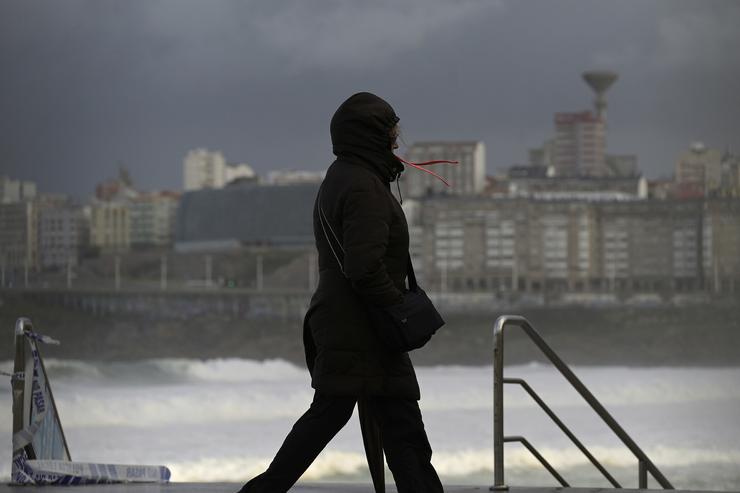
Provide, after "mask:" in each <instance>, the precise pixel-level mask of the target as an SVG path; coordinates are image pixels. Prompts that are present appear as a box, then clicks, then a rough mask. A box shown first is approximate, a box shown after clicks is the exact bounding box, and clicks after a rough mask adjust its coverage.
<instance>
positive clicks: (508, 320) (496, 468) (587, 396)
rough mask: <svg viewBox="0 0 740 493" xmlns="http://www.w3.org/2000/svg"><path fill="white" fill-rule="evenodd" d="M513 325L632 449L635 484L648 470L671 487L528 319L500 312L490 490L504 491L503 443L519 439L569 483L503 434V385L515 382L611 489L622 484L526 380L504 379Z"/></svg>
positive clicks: (496, 333) (496, 331) (495, 348)
mask: <svg viewBox="0 0 740 493" xmlns="http://www.w3.org/2000/svg"><path fill="white" fill-rule="evenodd" d="M510 325H513V326H516V327H519V328H521V329H522V330H523V331H524V333H525V334H527V336H529V338H530V339H531V340H532V342H534V343H535V345H536V346H537V347H538V348H539V349H540V350H541V351H542V353H543V354H544V355H545V356H546V357H547V359H549V360H550V362H551V363H552V364H553V365H554V366H555V368H557V369H558V371H560V373H561V374H562V375H563V376H564V377H565V379H566V380H568V382H569V383H570V384H571V385H572V386H573V388H574V389H575V390H576V391H577V392H578V393H579V394H580V395H581V397H583V399H584V400H585V401H586V402H587V403H588V404H589V405H590V406H591V409H593V410H594V411H595V412H596V414H598V415H599V417H600V418H601V419H602V420H603V421H604V423H606V425H607V426H608V427H609V428H610V429H611V430H612V431H613V432H614V434H615V435H617V437H618V438H619V439H620V440H621V441H622V443H623V444H624V445H625V446H626V447H627V448H628V449H629V450H630V451H631V452H632V454H633V455H634V456H635V457H636V458H637V461H638V484H639V487H640V488H647V478H648V472H649V473H650V474H651V475H652V476H653V478H655V480H656V481H657V482H658V484H660V486H661V487H663V488H664V489H671V490H672V489H673V486H672V485H671V483H670V482H669V481H668V479H666V477H665V476H664V475H663V473H661V472H660V470H658V468H657V467H656V466H655V464H653V462H652V461H651V460H650V458H649V457H648V456H647V455H646V454H645V452H643V451H642V449H640V447H638V446H637V444H636V443H635V442H634V440H632V438H631V437H630V436H629V435H628V434H627V432H626V431H624V429H623V428H622V427H621V426H620V425H619V423H617V421H616V420H615V419H614V418H613V417H612V415H611V414H609V412H608V411H607V410H606V409H605V408H604V406H603V405H601V403H600V402H599V401H598V399H596V397H594V395H593V394H592V393H591V391H589V390H588V388H586V386H585V385H584V384H583V382H581V381H580V380H579V379H578V377H576V376H575V374H574V373H573V372H572V371H571V369H570V368H569V367H568V365H566V364H565V363H564V362H563V360H562V359H560V357H559V356H558V355H557V354H556V353H555V351H553V350H552V348H551V347H550V346H549V345H548V344H547V343H546V342H545V340H544V339H543V338H542V336H540V334H539V332H537V331H536V330H535V329H534V327H532V325H531V324H530V323H529V321H528V320H527V319H526V318H524V317H520V316H517V315H504V316H501V317H499V318H497V319H496V323H495V326H494V329H493V486H491V490H507V489H508V486H506V483H505V482H504V443H505V442H520V443H522V445H524V446H525V447H526V448H527V449H528V450H529V451H530V452H531V453H532V455H534V456H535V457H536V458H537V460H539V462H540V463H541V464H542V465H543V466H544V467H545V469H547V470H548V471H549V472H550V474H552V476H553V477H554V478H555V479H556V480H557V481H558V482H559V483H560V485H561V486H570V485H569V484H568V483H567V482H566V481H565V479H563V477H562V476H560V474H558V472H557V471H556V470H555V468H553V467H552V466H551V465H550V464H549V463H548V462H547V460H546V459H545V458H544V457H543V456H542V455H541V454H540V453H539V452H538V451H537V449H536V448H535V447H534V446H533V445H532V444H531V443H529V441H527V440H526V439H525V438H524V437H520V436H513V437H505V436H504V384H518V385H521V386H522V388H523V389H524V390H525V391H526V392H527V393H528V394H529V395H530V396H531V397H532V399H534V401H535V402H536V403H537V404H538V405H539V406H540V407H541V408H542V410H543V411H544V412H545V414H547V415H548V416H549V417H550V419H552V420H553V421H554V422H555V424H556V425H557V426H558V427H559V428H560V429H561V430H562V431H563V433H565V435H566V436H567V437H568V438H569V439H570V440H571V441H572V442H573V443H574V444H575V446H576V447H578V449H579V450H580V451H581V452H583V454H584V455H585V456H586V457H587V458H588V460H589V461H590V462H591V463H592V464H593V465H594V467H596V469H598V470H599V472H601V474H602V475H603V476H604V477H605V478H606V479H607V481H609V482H610V483H611V484H612V486H614V487H615V488H621V487H622V486H621V485H620V484H619V483H618V482H617V480H616V479H614V477H613V476H612V475H611V474H609V472H608V471H607V470H606V469H605V468H604V467H603V466H602V465H601V463H599V461H598V460H596V458H595V457H594V456H593V455H592V454H591V453H590V452H589V451H588V449H587V448H586V447H585V446H584V445H583V444H582V443H581V442H580V441H579V440H578V439H577V438H576V437H575V435H574V434H573V433H572V432H571V431H570V430H569V429H568V427H567V426H565V424H564V423H563V422H562V421H561V420H560V418H558V416H557V415H556V414H555V413H554V412H553V411H552V410H551V409H550V408H549V407H548V406H547V404H545V402H544V401H543V400H542V399H541V398H540V397H539V396H538V395H537V393H536V392H535V391H534V389H532V387H530V386H529V385H528V384H527V382H525V381H524V380H522V379H520V378H504V328H505V327H507V326H510Z"/></svg>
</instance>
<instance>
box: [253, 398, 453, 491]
mask: <svg viewBox="0 0 740 493" xmlns="http://www.w3.org/2000/svg"><path fill="white" fill-rule="evenodd" d="M356 402H357V399H356V398H355V397H335V396H327V395H323V394H321V393H319V392H316V393H315V394H314V398H313V402H312V403H311V407H310V408H309V409H308V411H306V413H305V414H304V415H303V416H301V417H300V418H299V419H298V421H297V422H296V423H295V425H293V429H292V430H291V431H290V433H289V434H288V436H287V437H286V438H285V441H284V442H283V445H282V446H281V447H280V450H279V451H278V453H277V455H275V458H274V459H273V461H272V463H271V464H270V467H268V469H267V471H265V472H264V473H262V474H260V475H259V476H257V477H255V478H253V479H252V480H251V481H249V482H248V483H247V484H245V485H244V487H243V488H242V489H241V490H240V493H284V492H287V491H288V490H289V489H290V488H291V487H292V486H293V485H294V484H295V482H296V481H298V479H299V478H300V477H301V475H302V474H303V473H304V471H305V470H306V469H308V466H310V465H311V463H312V462H313V461H314V459H316V457H317V456H318V455H319V453H320V452H321V451H322V450H323V449H324V447H326V444H327V443H329V441H330V440H331V439H332V438H334V435H336V434H337V433H338V432H339V430H341V429H342V427H343V426H344V425H345V424H346V423H347V421H349V418H350V417H351V416H352V411H353V409H354V407H355V403H356ZM368 410H369V411H370V412H372V413H373V416H374V418H375V420H376V421H377V423H378V425H379V427H380V435H381V439H382V441H383V450H384V452H385V456H386V461H387V462H388V468H389V469H390V470H391V473H392V474H393V479H394V480H395V482H396V488H397V489H398V493H417V492H423V493H441V492H442V491H443V490H442V483H441V482H440V481H439V477H438V476H437V472H436V471H435V470H434V467H433V466H432V463H431V458H432V448H431V446H430V445H429V440H428V439H427V435H426V432H425V431H424V423H423V422H422V419H421V411H420V410H419V404H418V402H416V400H414V399H398V398H391V397H373V398H369V400H368Z"/></svg>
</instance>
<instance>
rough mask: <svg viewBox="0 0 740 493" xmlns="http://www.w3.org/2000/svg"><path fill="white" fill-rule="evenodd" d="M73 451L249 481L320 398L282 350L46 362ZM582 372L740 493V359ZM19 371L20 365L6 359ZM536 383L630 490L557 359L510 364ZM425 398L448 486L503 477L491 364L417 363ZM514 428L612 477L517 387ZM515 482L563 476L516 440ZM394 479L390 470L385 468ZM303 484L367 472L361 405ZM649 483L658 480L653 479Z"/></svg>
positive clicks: (563, 467) (670, 471) (589, 477)
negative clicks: (258, 354)
mask: <svg viewBox="0 0 740 493" xmlns="http://www.w3.org/2000/svg"><path fill="white" fill-rule="evenodd" d="M45 364H46V368H47V371H48V373H49V377H50V381H51V385H52V390H53V392H54V397H55V400H56V405H57V409H58V412H59V415H60V417H61V420H62V424H63V427H64V431H65V433H66V437H67V442H68V444H69V447H70V451H71V455H72V459H73V460H78V461H91V462H107V463H123V464H131V463H142V464H163V465H167V466H168V467H169V468H170V469H171V470H172V480H173V481H176V482H209V481H218V482H223V481H228V482H236V483H240V482H244V481H246V480H248V479H249V478H251V477H253V476H254V475H256V474H259V473H260V472H262V471H263V470H264V469H265V468H266V467H267V465H268V464H269V462H270V460H271V459H272V457H273V455H274V453H275V452H276V450H277V449H278V447H279V446H280V444H281V443H282V440H283V439H284V438H285V435H286V434H287V433H288V432H289V431H290V428H291V426H292V424H293V422H294V421H295V420H296V419H297V418H298V417H299V416H300V415H301V414H302V413H303V412H304V411H305V410H306V409H307V408H308V405H309V403H310V402H311V399H312V396H313V391H312V389H311V386H310V380H309V376H308V373H307V371H306V370H305V368H303V367H299V366H296V365H294V364H291V363H289V362H286V361H283V360H268V361H252V360H246V359H210V360H195V359H151V360H139V361H130V362H110V361H97V362H96V361H77V360H60V359H49V360H45ZM572 368H573V370H574V372H575V373H576V375H577V376H578V377H579V378H580V379H581V380H582V381H583V382H584V383H585V384H586V385H587V386H588V387H589V388H590V389H591V391H592V392H593V393H594V394H595V396H596V397H597V398H598V399H599V400H600V401H601V403H602V404H603V405H604V406H605V407H606V408H607V410H608V411H609V412H610V413H611V414H612V415H613V416H614V417H615V418H616V419H617V421H618V422H619V423H620V424H621V425H622V426H623V428H624V429H625V430H626V431H627V433H629V434H630V435H631V436H632V438H633V439H634V440H635V441H636V442H637V444H638V445H639V446H640V447H641V448H642V449H643V450H644V451H645V452H646V453H647V454H648V456H649V457H650V458H651V459H652V460H653V462H654V463H655V464H656V465H657V466H658V468H659V469H660V470H661V471H662V472H663V473H664V474H665V476H666V477H667V478H668V479H669V480H670V481H671V482H672V483H673V485H674V486H675V487H676V488H681V489H700V490H725V491H733V490H735V491H737V490H740V367H726V368H709V367H707V368H703V367H685V368H684V367H626V366H575V367H572ZM0 370H3V371H5V372H9V371H11V370H12V362H11V361H5V362H0ZM505 373H506V376H508V377H519V378H523V379H525V380H526V381H527V382H528V383H529V384H530V385H531V386H532V387H533V388H534V389H535V391H537V392H538V393H539V394H540V395H541V397H542V398H543V399H544V400H545V402H546V403H547V404H548V405H549V406H550V407H551V408H552V409H553V410H555V412H556V413H558V415H559V416H560V417H561V419H562V420H563V421H564V422H565V424H566V425H567V426H569V427H570V428H571V429H572V431H573V432H574V433H575V434H576V436H577V437H578V438H579V439H580V440H581V441H582V442H583V443H584V444H585V445H586V446H587V447H588V448H589V449H590V450H591V451H592V453H593V454H594V456H596V458H597V459H598V460H599V461H600V462H601V463H602V464H603V465H604V466H605V467H606V468H607V469H608V470H609V471H610V472H611V473H612V475H614V476H615V478H616V479H617V480H618V481H620V482H621V483H622V485H623V486H625V487H636V486H637V481H638V466H637V460H636V459H635V458H634V456H633V455H632V454H631V452H630V451H629V450H628V449H627V448H626V447H625V446H624V445H623V444H622V443H621V442H620V441H619V439H618V438H617V437H616V436H614V434H613V433H612V432H611V430H610V429H609V428H608V427H607V426H606V425H605V424H604V423H603V422H602V421H601V420H600V418H599V417H598V416H596V414H595V413H594V412H593V411H592V410H591V409H590V407H588V405H587V404H586V403H585V402H584V401H583V400H582V399H581V397H580V396H579V395H578V394H577V393H576V392H575V391H574V390H573V389H572V388H570V386H569V384H568V383H567V382H566V381H565V379H564V378H563V377H562V376H560V374H559V373H558V372H557V371H556V370H555V369H554V368H553V367H552V366H550V365H548V364H540V363H531V364H524V365H515V366H507V367H506V369H505ZM417 375H418V378H419V383H420V386H421V389H422V399H421V401H420V406H421V409H422V413H423V416H424V423H425V426H426V430H427V433H428V435H429V440H430V442H431V444H432V448H433V450H434V456H433V458H432V462H433V463H434V466H435V467H436V469H437V471H438V472H439V474H440V476H441V477H442V480H443V482H444V483H446V484H477V485H490V484H492V483H493V422H492V419H493V412H492V410H493V402H492V382H493V376H492V368H491V366H434V367H417ZM2 378H3V379H7V380H8V381H7V383H6V384H4V385H0V445H2V446H0V480H2V481H7V480H8V479H9V477H10V459H11V426H12V407H11V404H12V397H11V391H10V381H9V378H8V377H4V376H3V377H2ZM504 406H505V433H506V434H507V435H521V436H524V437H526V438H527V439H528V440H529V441H530V442H531V443H532V444H533V445H534V446H535V447H536V448H537V449H538V450H539V451H540V452H541V453H542V455H543V456H544V457H545V458H546V459H547V460H548V461H549V462H550V463H551V464H552V465H553V466H554V467H555V468H556V469H557V470H558V471H559V472H560V473H561V474H562V476H563V477H564V478H565V479H566V480H567V481H568V482H569V483H570V484H571V485H572V486H589V487H609V486H610V485H609V483H608V482H607V481H606V480H605V479H604V478H603V477H602V476H601V475H600V473H599V472H598V471H597V470H596V469H595V468H594V467H593V466H592V465H591V464H590V463H589V462H588V460H587V459H586V457H585V456H583V454H582V453H581V452H580V451H579V450H578V449H577V448H576V447H575V446H574V445H573V444H572V443H571V442H570V441H569V440H568V438H567V437H565V436H564V435H563V433H562V432H561V431H560V430H559V429H558V428H557V427H556V426H555V424H554V423H553V422H552V421H550V419H549V418H548V417H547V415H545V413H543V412H542V411H541V410H540V408H539V407H538V406H537V405H536V404H535V403H534V402H533V401H532V399H531V398H530V397H529V396H528V395H527V394H526V393H525V392H524V391H523V390H522V389H521V388H519V387H518V386H511V387H509V386H507V387H506V389H505V395H504ZM504 464H505V472H506V477H505V480H506V483H507V484H509V485H510V486H548V485H551V486H556V485H557V483H556V482H555V480H554V479H553V478H552V477H551V476H550V475H549V473H548V472H547V471H546V470H545V469H544V468H543V467H542V466H541V465H540V463H539V462H538V461H537V460H536V459H535V458H534V457H533V456H532V455H531V454H530V453H529V452H528V451H527V450H526V449H525V448H524V447H523V446H521V445H520V444H516V443H511V444H506V445H505V454H504ZM386 478H387V480H388V481H390V480H391V475H390V473H389V472H387V473H386ZM302 481H326V482H331V481H358V482H368V481H369V473H368V470H367V464H366V461H365V457H364V452H363V447H362V439H361V435H360V428H359V424H358V421H357V418H356V415H355V416H353V418H352V419H351V420H350V422H349V423H348V424H347V426H345V428H344V429H343V430H342V431H340V433H339V434H338V435H337V436H336V437H335V438H334V440H333V441H332V442H331V443H330V444H329V446H328V447H327V448H326V449H325V450H324V452H323V453H322V454H321V455H320V456H319V458H318V459H317V460H316V461H315V462H314V464H313V465H312V466H311V468H310V469H309V470H308V471H307V472H306V473H305V475H304V476H303V478H302ZM649 485H650V486H651V487H657V486H658V485H657V483H656V482H655V481H654V480H652V478H651V479H650V480H649Z"/></svg>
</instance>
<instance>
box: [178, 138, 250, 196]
mask: <svg viewBox="0 0 740 493" xmlns="http://www.w3.org/2000/svg"><path fill="white" fill-rule="evenodd" d="M183 176H184V187H185V191H186V192H187V191H190V190H200V189H202V188H223V186H224V185H226V184H227V183H229V182H231V181H234V180H236V179H239V178H247V179H256V174H255V172H254V170H253V169H252V167H251V166H249V165H248V164H245V163H239V164H227V163H226V159H225V158H224V155H223V153H222V152H221V151H209V150H208V149H202V148H201V149H194V150H192V151H190V152H188V154H187V155H186V156H185V159H184V160H183Z"/></svg>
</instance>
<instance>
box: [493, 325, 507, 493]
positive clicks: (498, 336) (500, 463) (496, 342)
mask: <svg viewBox="0 0 740 493" xmlns="http://www.w3.org/2000/svg"><path fill="white" fill-rule="evenodd" d="M505 322H506V319H505V318H504V317H499V318H497V319H496V324H495V327H494V329H493V486H492V487H491V490H492V491H502V490H508V489H509V487H508V486H506V483H505V482H504V332H503V328H504V323H505Z"/></svg>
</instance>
